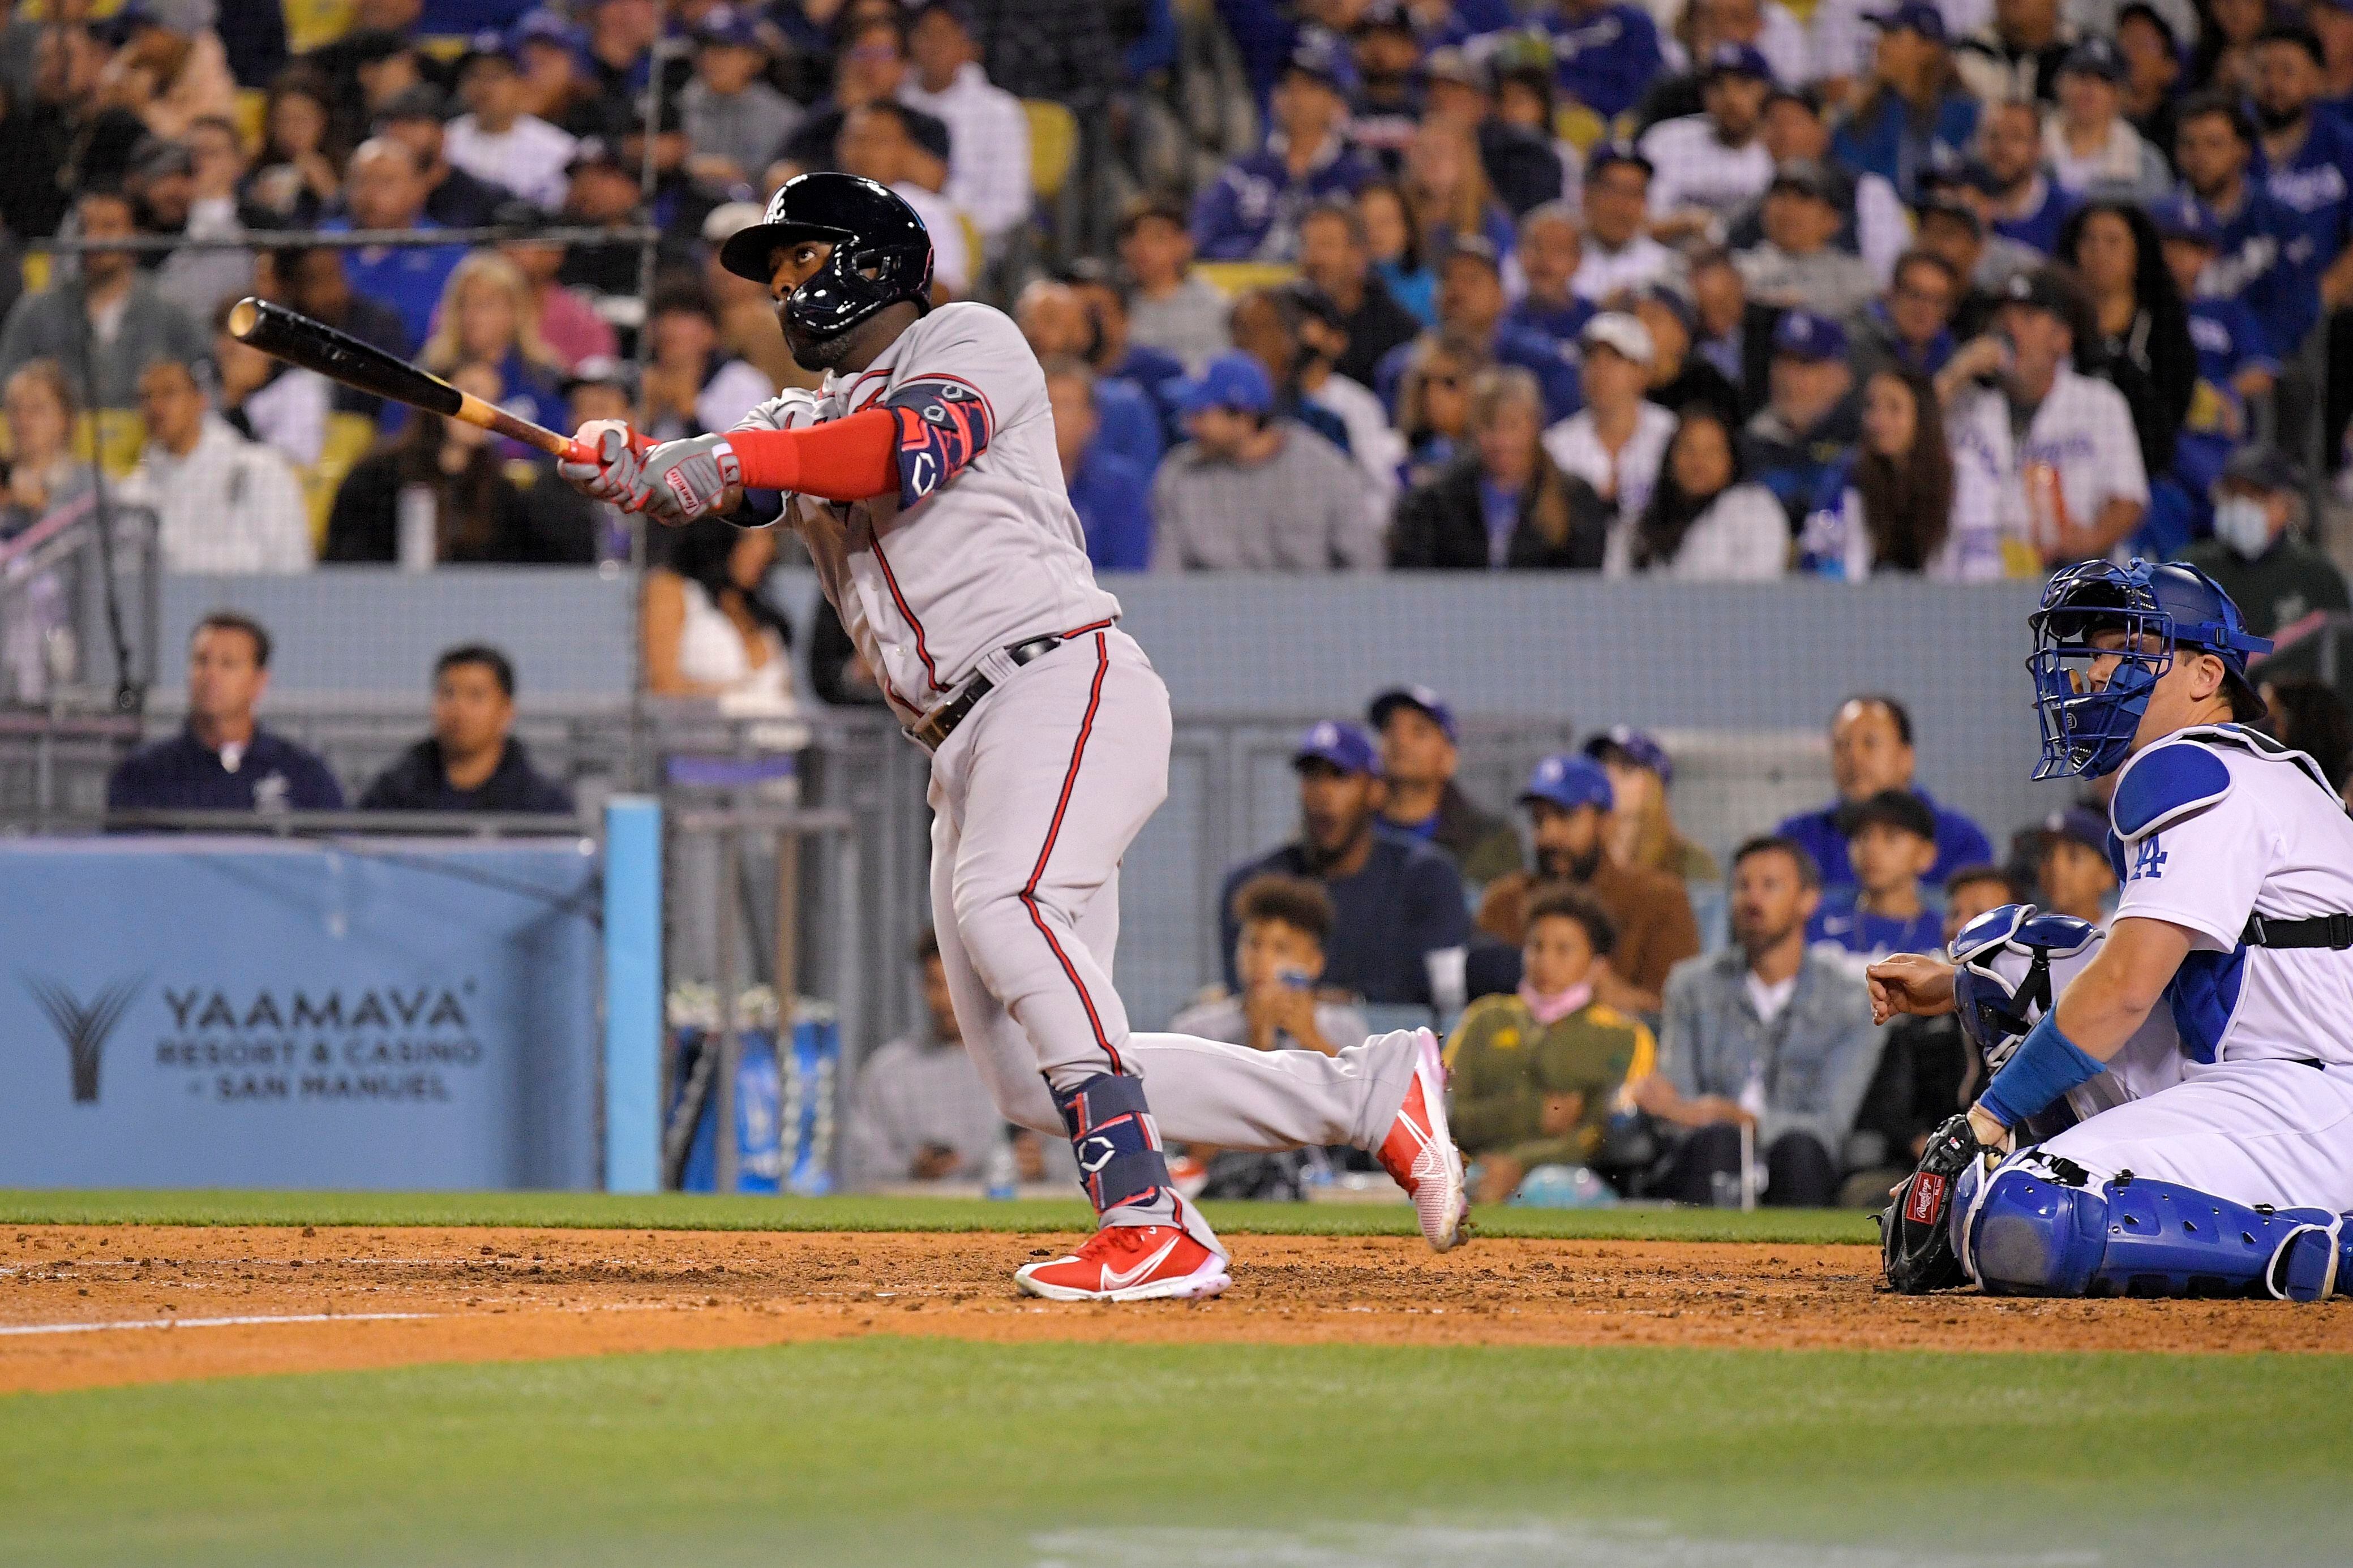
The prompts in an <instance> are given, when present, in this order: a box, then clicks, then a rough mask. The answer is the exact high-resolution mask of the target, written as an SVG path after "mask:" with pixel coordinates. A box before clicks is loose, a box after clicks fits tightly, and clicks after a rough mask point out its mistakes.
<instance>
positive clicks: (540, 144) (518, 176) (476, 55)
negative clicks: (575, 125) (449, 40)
mask: <svg viewBox="0 0 2353 1568" xmlns="http://www.w3.org/2000/svg"><path fill="white" fill-rule="evenodd" d="M517 48H518V46H517V45H516V44H515V43H513V42H512V41H511V40H510V37H507V36H502V35H501V34H498V33H486V34H483V35H482V36H480V37H477V38H476V39H475V40H474V42H473V45H472V47H470V48H469V49H468V50H467V51H466V55H465V58H463V59H462V60H460V61H459V65H458V96H459V98H460V99H461V100H464V102H465V105H466V112H465V113H463V114H461V115H459V116H458V118H457V119H455V120H452V121H449V124H448V128H447V129H446V130H445V131H444V132H442V144H443V148H444V152H445V153H446V155H447V156H448V160H449V162H450V163H452V164H454V165H455V166H456V167H457V168H458V169H459V170H461V171H462V172H464V173H465V174H470V175H472V176H473V177H474V178H476V179H478V180H482V181H487V182H489V183H491V184H498V185H502V186H504V187H505V188H506V189H508V190H510V191H512V192H513V193H514V194H515V195H519V196H521V197H522V199H523V200H525V201H527V202H529V203H531V204H532V205H534V206H537V207H539V208H541V209H543V210H544V211H547V212H554V210H555V209H556V208H558V207H560V206H562V205H564V189H565V177H564V171H565V165H566V164H568V163H571V162H572V152H573V149H574V148H575V147H576V146H577V145H578V144H579V142H578V139H577V138H576V137H575V136H573V135H572V134H571V133H570V132H565V131H561V130H558V129H557V128H556V127H554V126H553V125H550V124H549V123H548V122H547V121H544V120H542V119H540V118H539V116H537V115H535V114H530V113H526V112H525V111H524V109H523V97H524V95H523V79H522V61H521V59H520V58H519V56H518V54H517Z"/></svg>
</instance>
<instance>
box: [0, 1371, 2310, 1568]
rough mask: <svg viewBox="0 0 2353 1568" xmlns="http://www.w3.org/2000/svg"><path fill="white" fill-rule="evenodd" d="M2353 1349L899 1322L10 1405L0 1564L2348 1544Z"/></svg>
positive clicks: (2187, 1555) (1886, 1552)
mask: <svg viewBox="0 0 2353 1568" xmlns="http://www.w3.org/2000/svg"><path fill="white" fill-rule="evenodd" d="M2348 1408H2353V1358H2345V1357H2322V1356H2294V1357H2282V1356H2270V1357H2253V1356H2211V1357H2174V1356H2163V1355H2125V1356H2100V1355H2037V1356H2000V1355H1968V1354H1947V1353H1935V1352H1928V1353H1908V1352H1907V1353H1894V1352H1883V1353H1861V1352H1720V1351H1672V1350H1648V1349H1611V1350H1556V1349H1547V1350H1518V1349H1476V1350H1469V1349H1465V1350H1440V1349H1380V1348H1366V1347H1328V1346H1319V1347H1288V1348H1275V1347H1249V1346H1198V1347H1168V1346H1119V1345H1102V1346H1082V1345H1057V1344H1027V1345H1010V1346H1008V1345H985V1344H970V1343H959V1342H944V1341H931V1340H900V1339H892V1338H881V1339H869V1340H860V1341H847V1342H830V1343H817V1344H802V1345H793V1346H786V1347H781V1348H776V1349H768V1350H754V1351H728V1352H703V1353H699V1354H659V1355H631V1356H611V1357H604V1358H596V1359H590V1360H576V1361H562V1362H543V1363H530V1364H522V1365H490V1366H463V1367H423V1368H412V1369H406V1370H402V1371H395V1372H385V1373H338V1374H332V1375H317V1376H308V1377H262V1378H246V1379H232V1380H225V1381H220V1382H213V1383H197V1384H175V1385H161V1386H153V1387H140V1388H121V1389H107V1390H97V1391H89V1392H81V1393H73V1394H38V1395H16V1396H13V1397H7V1398H0V1560H4V1561H6V1562H9V1563H42V1564H61V1565H66V1564H97V1563H142V1564H145V1563H234V1564H238V1565H240V1568H243V1565H253V1564H279V1563H285V1564H298V1563H299V1564H315V1563H338V1564H341V1563H365V1564H378V1563H385V1564H390V1563H433V1564H448V1565H452V1568H456V1565H472V1564H507V1563H514V1564H525V1563H528V1564H541V1563H566V1564H571V1563H594V1564H604V1563H610V1564H616V1565H622V1564H627V1565H630V1568H637V1565H641V1564H651V1563H692V1564H695V1565H697V1568H711V1565H716V1564H734V1563H745V1564H751V1563H761V1564H775V1563H792V1564H805V1563H861V1564H863V1563H880V1564H909V1563H926V1564H928V1563H944V1564H958V1565H962V1564H997V1563H1008V1564H1012V1563H1022V1564H1038V1565H1041V1568H1042V1565H1045V1564H1069V1565H1071V1568H1079V1565H1082V1564H1083V1565H1087V1568H1146V1565H1152V1568H1156V1565H1159V1564H1168V1565H1171V1568H1174V1565H1176V1564H1186V1565H1187V1568H1197V1565H1201V1564H1210V1565H1220V1568H1240V1565H1244V1564H1257V1563H1266V1564H1282V1565H1283V1568H1342V1565H1344V1564H1345V1565H1349V1568H1356V1565H1359V1564H1370V1565H1373V1568H1392V1565H1394V1568H1408V1565H1409V1564H1410V1565H1411V1568H1505V1565H1506V1564H1510V1565H1514V1568H1518V1565H1523V1564H1571V1565H1577V1568H1621V1565H1622V1568H1632V1565H1634V1564H1638V1563H1640V1564H1668V1565H1671V1568H1696V1565H1699V1564H1715V1563H1724V1564H1734V1563H1738V1564H1744V1565H1751V1568H1755V1565H1762V1568H1799V1564H1806V1565H1812V1564H1829V1565H1830V1568H1897V1565H1898V1564H1903V1565H1906V1568H1908V1565H1911V1564H1927V1565H1929V1568H1959V1565H1961V1564H1965V1563H1966V1564H2011V1563H2018V1564H2037V1565H2049V1568H2061V1565H2074V1564H2084V1563H2117V1564H2130V1565H2131V1568H2147V1565H2153V1564H2166V1563H2205V1562H2225V1561H2228V1562H2231V1563H2265V1564H2271V1563H2323V1562H2327V1563H2341V1562H2343V1561H2344V1559H2345V1548H2344V1540H2345V1534H2346V1531H2347V1529H2348V1523H2353V1507H2348V1500H2347V1495H2348V1494H2347V1492H2346V1489H2345V1475H2346V1473H2347V1468H2348V1466H2353V1422H2348V1419H2347V1411H2348Z"/></svg>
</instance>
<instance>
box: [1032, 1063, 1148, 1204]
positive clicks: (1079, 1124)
mask: <svg viewBox="0 0 2353 1568" xmlns="http://www.w3.org/2000/svg"><path fill="white" fill-rule="evenodd" d="M1054 1108H1055V1109H1056V1110H1060V1112H1061V1113H1062V1125H1063V1126H1064V1127H1066V1128H1068V1129H1070V1133H1071V1152H1073V1153H1075V1154H1076V1155H1077V1156H1078V1160H1079V1177H1080V1179H1081V1180H1082V1181H1083V1182H1084V1183H1085V1184H1086V1188H1087V1196H1088V1197H1090V1198H1092V1199H1093V1200H1094V1205H1095V1212H1096V1213H1097V1214H1108V1213H1110V1212H1111V1211H1112V1210H1113V1209H1115V1208H1122V1207H1125V1206H1128V1205H1149V1204H1152V1203H1154V1202H1155V1201H1156V1200H1157V1199H1158V1198H1159V1197H1160V1195H1161V1194H1164V1193H1165V1194H1169V1195H1170V1196H1171V1197H1173V1196H1174V1195H1175V1189H1174V1188H1172V1187H1170V1186H1169V1184H1168V1158H1167V1156H1166V1154H1164V1153H1163V1152H1161V1148H1160V1129H1159V1128H1158V1127H1157V1126H1155V1125H1154V1123H1153V1120H1152V1112H1151V1110H1150V1109H1149V1108H1148V1107H1147V1106H1146V1105H1145V1100H1144V1080H1143V1079H1134V1078H1124V1077H1121V1076H1119V1075H1116V1074H1113V1073H1098V1074H1097V1075H1095V1076H1094V1077H1093V1078H1091V1079H1087V1080H1086V1082H1084V1083H1082V1084H1081V1085H1080V1086H1079V1087H1078V1088H1076V1089H1072V1090H1071V1091H1070V1092H1069V1093H1067V1094H1066V1093H1063V1092H1062V1091H1060V1090H1059V1089H1058V1090H1056V1091H1055V1093H1054Z"/></svg>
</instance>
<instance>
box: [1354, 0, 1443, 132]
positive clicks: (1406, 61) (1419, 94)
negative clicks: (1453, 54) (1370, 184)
mask: <svg viewBox="0 0 2353 1568" xmlns="http://www.w3.org/2000/svg"><path fill="white" fill-rule="evenodd" d="M1348 47H1349V51H1350V58H1351V60H1352V62H1353V63H1354V65H1355V67H1356V90H1355V91H1354V92H1353V93H1352V94H1351V95H1350V97H1349V103H1348V140H1349V142H1352V143H1353V144H1354V145H1355V146H1356V148H1357V149H1358V150H1359V151H1360V152H1362V153H1365V154H1366V156H1367V157H1369V158H1371V159H1372V160H1373V161H1374V162H1375V163H1378V164H1379V165H1380V167H1381V169H1382V170H1383V172H1384V173H1387V174H1396V173H1397V171H1398V164H1399V163H1400V162H1401V161H1402V160H1403V158H1404V156H1405V146H1406V143H1407V142H1409V141H1411V140H1412V139H1413V132H1414V127H1416V126H1417V125H1419V124H1420V123H1421V117H1422V114H1423V112H1424V110H1425V104H1424V92H1423V87H1422V69H1421V35H1420V33H1419V31H1418V30H1417V29H1416V28H1415V26H1414V20H1413V16H1412V14H1411V13H1410V12H1409V11H1408V10H1407V9H1406V7H1405V5H1404V4H1403V3H1402V0H1374V3H1373V4H1370V5H1366V6H1364V7H1363V8H1362V10H1361V11H1360V12H1359V13H1358V14H1357V16H1356V22H1355V24H1354V25H1353V26H1350V27H1349V29H1348Z"/></svg>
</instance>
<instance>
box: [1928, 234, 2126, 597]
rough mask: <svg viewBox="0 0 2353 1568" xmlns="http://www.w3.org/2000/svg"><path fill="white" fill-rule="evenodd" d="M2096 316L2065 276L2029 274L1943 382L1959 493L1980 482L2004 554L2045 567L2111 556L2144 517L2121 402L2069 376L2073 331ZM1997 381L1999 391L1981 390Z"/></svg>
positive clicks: (1939, 382)
mask: <svg viewBox="0 0 2353 1568" xmlns="http://www.w3.org/2000/svg"><path fill="white" fill-rule="evenodd" d="M2089 320H2090V307H2089V306H2088V304H2087V303H2086V302H2085V301H2084V299H2083V296H2082V294H2081V292H2080V291H2079V290H2078V289H2076V288H2075V286H2074V285H2073V283H2072V282H2070V281H2069V280H2068V279H2067V277H2066V276H2065V274H2063V272H2061V271H2060V270H2059V269H2058V268H2048V267H2046V268H2040V269H2038V270H2036V271H2033V272H2030V273H2024V274H2021V276H2019V277H2016V278H2013V279H2010V285H2009V287H2008V289H2006V290H2005V291H2004V294H2003V297H2002V304H2001V308H2000V310H1998V311H1997V312H1996V313H1995V317H1994V324H1995V329H1996V331H1995V333H1994V334H1993V335H1989V336H1987V337H1982V338H1978V339H1977V340H1975V341H1974V342H1969V343H1967V344H1965V345H1963V347H1962V348H1961V349H1959V350H1958V351H1957V353H1955V354H1954V355H1953V357H1952V360H1951V362H1950V363H1947V365H1946V366H1945V368H1944V369H1943V370H1942V371H1941V372H1939V373H1938V374H1937V376H1936V387H1937V391H1938V393H1939V395H1941V396H1943V397H1944V399H1945V401H1946V405H1947V407H1948V408H1950V409H1951V411H1952V416H1951V419H1950V420H1949V422H1948V424H1947V429H1948V431H1949V432H1950V437H1951V440H1952V445H1953V465H1954V468H1955V469H1956V470H1957V472H1956V481H1957V489H1956V492H1955V493H1956V494H1957V495H1966V494H1969V493H1971V491H1972V486H1971V484H1970V483H1969V482H1968V481H1971V480H1981V481H1984V482H1985V486H1986V489H1989V490H1990V494H1991V497H1992V500H1991V505H1992V506H1993V508H1994V511H1995V518H1996V522H1997V526H1998V528H1999V530H2000V533H2001V535H2002V537H2003V539H2004V541H2005V547H2006V548H2008V547H2010V546H2013V545H2014V546H2017V547H2021V548H2023V549H2024V550H2027V551H2030V552H2032V555H2033V558H2034V560H2035V562H2036V563H2040V564H2042V565H2054V566H2055V565H2059V564H2063V563H2067V562H2071V561H2086V560H2093V559H2096V558H2098V557H2100V556H2104V555H2107V554H2109V553H2110V552H2113V551H2116V550H2117V549H2118V548H2119V547H2121V546H2122V545H2123V543H2124V542H2125V541H2126V540H2127V539H2129V538H2130V537H2131V536H2132V532H2133V530H2134V529H2136V528H2137V527H2139V526H2140V520H2141V516H2142V514H2143V513H2144V512H2146V511H2147V510H2148V476H2147V471H2146V470H2145V469H2144V468H2142V466H2141V456H2140V439H2139V437H2137V436H2136V435H2135V434H2134V432H2133V421H2132V410H2131V409H2130V408H2129V407H2128V406H2127V405H2126V403H2125V399H2124V394H2122V393H2120V392H2118V391H2117V390H2116V388H2115V387H2113V386H2111V385H2109V384H2107V383H2106V382H2105V381H2100V380H2097V379H2095V378H2094V377H2092V376H2088V375H2079V374H2076V372H2075V370H2074V368H2073V353H2074V347H2075V332H2076V323H2078V322H2084V321H2089ZM1989 374H1991V375H1993V376H1994V377H1995V381H1994V384H1991V385H1980V384H1978V378H1980V377H1984V376H1987V375H1989ZM1986 489H1978V490H1977V492H1976V493H1980V494H1982V493H1986Z"/></svg>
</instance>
